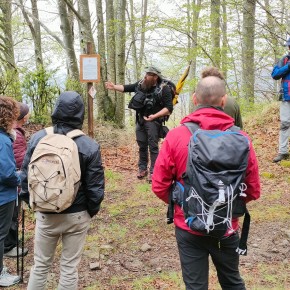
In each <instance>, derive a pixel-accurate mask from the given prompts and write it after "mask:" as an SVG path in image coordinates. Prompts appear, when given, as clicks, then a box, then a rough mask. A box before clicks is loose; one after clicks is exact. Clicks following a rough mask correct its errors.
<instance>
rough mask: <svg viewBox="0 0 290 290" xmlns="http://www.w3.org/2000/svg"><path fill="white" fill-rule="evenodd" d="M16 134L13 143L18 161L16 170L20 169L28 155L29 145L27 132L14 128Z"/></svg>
mask: <svg viewBox="0 0 290 290" xmlns="http://www.w3.org/2000/svg"><path fill="white" fill-rule="evenodd" d="M14 130H15V132H16V140H15V141H14V143H13V151H14V157H15V160H16V168H17V169H20V168H21V166H22V162H23V159H24V156H25V153H26V149H27V143H26V139H25V132H24V130H23V129H22V128H20V127H17V128H14Z"/></svg>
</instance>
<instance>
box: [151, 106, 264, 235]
mask: <svg viewBox="0 0 290 290" xmlns="http://www.w3.org/2000/svg"><path fill="white" fill-rule="evenodd" d="M185 122H195V123H197V124H198V125H199V126H200V128H201V129H205V130H214V129H219V130H223V131H224V130H227V129H228V128H230V127H231V126H233V125H234V120H233V118H231V117H230V116H228V115H227V114H225V113H224V112H223V111H222V110H218V109H216V108H214V107H205V108H200V109H198V110H196V111H195V112H193V113H191V114H190V115H188V116H186V117H185V118H184V119H183V120H182V121H181V122H180V123H181V124H183V123H185ZM240 132H241V133H242V134H243V135H245V136H247V135H246V133H244V132H243V131H240ZM190 137H191V133H190V132H189V130H188V129H187V128H186V127H185V126H179V127H176V128H174V129H172V130H170V131H169V132H168V134H167V136H166V138H165V139H164V142H163V144H162V148H161V150H160V152H159V155H158V158H157V160H156V163H155V166H154V171H153V176H152V191H153V192H154V193H155V194H156V195H157V196H158V197H159V198H160V199H162V200H163V201H164V202H166V203H168V202H169V193H170V188H171V185H172V182H173V181H174V180H177V181H179V182H181V183H183V181H182V174H183V173H184V172H185V170H186V161H187V156H188V148H187V147H188V143H189V139H190ZM247 138H248V139H249V142H250V154H249V159H248V167H247V170H246V177H245V180H244V182H245V184H246V185H247V189H246V191H245V192H246V194H247V197H246V202H248V201H251V200H255V199H257V198H259V197H260V178H259V171H258V162H257V158H256V154H255V151H254V148H253V145H252V143H251V141H250V138H249V137H248V136H247ZM174 223H175V225H176V226H177V227H179V228H181V229H183V230H186V231H189V232H191V233H193V234H196V235H200V234H201V233H199V232H193V231H191V230H190V229H189V227H188V226H187V224H186V223H185V219H184V215H183V211H182V209H181V207H180V206H178V205H175V212H174ZM232 226H233V229H234V230H237V229H238V219H233V221H232Z"/></svg>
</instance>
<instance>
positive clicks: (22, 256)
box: [20, 201, 25, 282]
mask: <svg viewBox="0 0 290 290" xmlns="http://www.w3.org/2000/svg"><path fill="white" fill-rule="evenodd" d="M21 208H22V228H21V230H22V235H21V236H22V237H21V239H22V241H21V244H22V253H21V276H20V281H21V282H23V272H24V225H25V222H24V219H25V204H24V202H23V201H22V207H21Z"/></svg>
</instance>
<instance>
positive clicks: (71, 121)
mask: <svg viewBox="0 0 290 290" xmlns="http://www.w3.org/2000/svg"><path fill="white" fill-rule="evenodd" d="M84 114H85V106H84V102H83V100H82V97H81V96H80V95H79V94H78V93H77V92H73V91H67V92H63V93H61V94H60V96H59V97H58V99H57V101H56V104H55V107H54V110H53V113H52V115H51V119H52V123H53V130H54V133H57V134H67V133H68V132H70V131H72V130H74V129H81V128H82V126H83V122H84ZM45 135H46V130H45V129H43V130H40V131H38V132H36V133H35V134H34V135H32V137H31V139H30V141H29V142H28V148H27V152H26V155H25V158H24V162H23V166H22V175H21V178H22V191H21V194H20V195H21V197H22V198H23V199H24V200H25V201H26V202H29V189H28V180H27V169H28V164H29V162H30V159H31V156H32V154H33V151H34V150H35V147H36V145H37V144H38V142H39V141H40V140H41V139H42V138H43V137H44V136H45ZM73 140H74V142H75V143H76V145H77V148H78V152H79V160H80V169H81V185H80V187H79V189H78V192H77V195H76V198H75V200H74V201H73V203H72V205H71V206H70V207H68V208H67V209H66V210H64V211H62V212H60V213H45V212H39V211H36V212H35V218H36V226H35V237H34V265H33V267H32V268H31V271H30V277H29V282H28V288H27V289H29V290H41V289H45V285H46V281H47V275H48V271H49V269H50V267H51V264H52V262H53V257H54V254H55V251H56V247H57V243H58V240H59V239H60V242H61V243H62V250H61V257H60V280H59V283H58V289H59V290H64V289H66V290H68V289H70V290H75V289H77V287H78V286H77V285H78V264H79V262H80V260H81V254H82V251H83V247H84V243H85V238H86V233H87V230H88V228H89V224H90V221H91V218H92V217H93V216H95V215H96V214H97V213H98V211H99V210H100V205H101V202H102V200H103V198H104V170H103V166H102V160H101V152H100V146H99V145H98V144H97V143H96V142H95V141H94V140H93V139H91V138H90V137H88V136H86V135H81V136H78V137H75V138H74V139H73Z"/></svg>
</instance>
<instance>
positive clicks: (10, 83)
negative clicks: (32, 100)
mask: <svg viewBox="0 0 290 290" xmlns="http://www.w3.org/2000/svg"><path fill="white" fill-rule="evenodd" d="M0 10H1V11H2V15H0V29H1V30H2V33H3V34H2V35H0V62H2V64H3V69H4V72H5V76H4V73H2V78H3V80H2V81H4V82H5V83H6V84H4V87H5V89H4V92H3V93H5V94H8V95H10V96H12V97H15V98H16V99H18V100H21V99H22V97H21V91H20V81H19V74H18V70H17V66H16V63H15V56H14V44H13V36H12V2H11V0H6V1H0ZM4 79H5V80H4Z"/></svg>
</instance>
